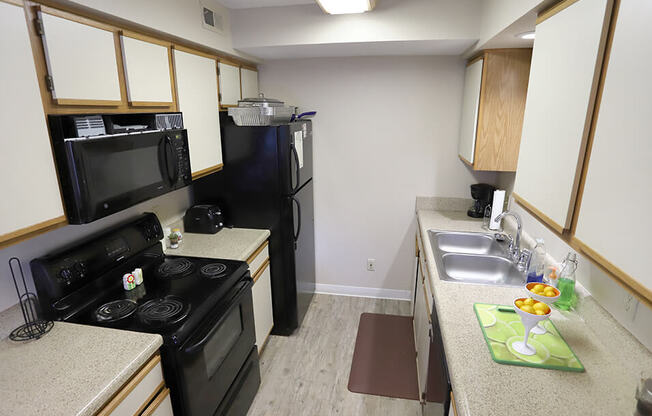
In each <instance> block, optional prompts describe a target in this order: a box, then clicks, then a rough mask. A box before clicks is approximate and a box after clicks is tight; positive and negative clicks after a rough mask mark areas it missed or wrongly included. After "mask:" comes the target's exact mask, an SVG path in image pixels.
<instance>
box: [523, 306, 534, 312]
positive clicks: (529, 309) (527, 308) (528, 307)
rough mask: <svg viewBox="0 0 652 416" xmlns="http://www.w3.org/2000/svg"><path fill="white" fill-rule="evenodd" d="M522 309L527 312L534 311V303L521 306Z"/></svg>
mask: <svg viewBox="0 0 652 416" xmlns="http://www.w3.org/2000/svg"><path fill="white" fill-rule="evenodd" d="M521 310H522V311H523V312H527V313H534V308H533V307H532V305H523V306H521Z"/></svg>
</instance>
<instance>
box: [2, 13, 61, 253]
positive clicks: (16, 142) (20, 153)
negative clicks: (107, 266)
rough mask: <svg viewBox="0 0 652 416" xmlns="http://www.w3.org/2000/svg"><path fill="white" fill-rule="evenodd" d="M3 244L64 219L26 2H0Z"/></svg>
mask: <svg viewBox="0 0 652 416" xmlns="http://www.w3.org/2000/svg"><path fill="white" fill-rule="evenodd" d="M0 50H2V57H3V61H2V65H0V84H1V86H2V87H1V88H0V89H1V90H2V94H3V96H4V97H5V103H7V105H4V106H3V109H2V111H0V123H2V125H3V126H4V127H3V129H4V131H3V135H4V137H5V140H6V142H5V144H6V145H5V146H4V148H3V150H2V152H0V176H2V188H1V189H2V193H3V194H4V195H5V197H6V198H5V201H4V202H3V203H2V204H0V245H1V244H2V243H3V242H6V241H8V240H10V239H11V238H14V237H17V236H20V235H24V234H27V233H28V232H29V230H28V229H31V230H35V229H37V228H39V226H40V228H45V227H47V226H49V225H54V224H57V223H63V222H65V217H64V211H63V205H62V203H61V196H60V193H59V183H58V181H57V173H56V169H55V167H54V159H53V157H52V150H51V146H50V138H49V137H48V130H47V126H46V123H45V115H44V114H43V104H42V101H41V94H40V91H39V84H38V80H37V77H36V70H35V67H34V58H33V56H32V47H31V45H30V40H29V34H28V31H27V24H26V22H25V13H24V11H23V8H22V7H18V6H15V5H11V4H7V3H3V2H0Z"/></svg>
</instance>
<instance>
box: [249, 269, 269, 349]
mask: <svg viewBox="0 0 652 416" xmlns="http://www.w3.org/2000/svg"><path fill="white" fill-rule="evenodd" d="M261 269H262V270H259V271H258V273H256V275H255V276H254V287H253V289H252V298H253V305H254V320H255V325H256V345H257V346H258V352H259V353H260V352H261V350H262V349H263V348H264V346H265V343H266V342H267V337H269V334H270V333H271V332H272V328H273V327H274V310H273V307H272V281H271V274H270V268H269V261H267V262H266V263H265V264H264V266H263V267H261Z"/></svg>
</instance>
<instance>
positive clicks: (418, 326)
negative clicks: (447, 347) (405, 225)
mask: <svg viewBox="0 0 652 416" xmlns="http://www.w3.org/2000/svg"><path fill="white" fill-rule="evenodd" d="M427 267H428V266H427V262H426V258H425V253H424V252H423V244H422V241H421V240H420V238H419V236H418V235H417V272H416V285H415V286H416V288H415V297H414V338H415V346H416V350H417V376H418V381H419V399H420V400H421V403H422V405H423V407H422V409H423V415H424V416H435V415H436V416H440V415H444V414H446V413H447V410H448V408H449V406H450V401H451V388H450V381H449V378H448V367H447V366H446V356H445V354H444V344H443V340H442V336H441V329H440V327H439V320H438V318H437V310H436V308H435V298H434V296H433V295H434V293H433V292H432V285H431V279H433V276H431V275H430V274H429V271H428V268H427ZM435 278H436V277H435ZM449 414H452V413H449Z"/></svg>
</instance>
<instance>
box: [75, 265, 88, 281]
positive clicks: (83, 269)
mask: <svg viewBox="0 0 652 416" xmlns="http://www.w3.org/2000/svg"><path fill="white" fill-rule="evenodd" d="M75 271H76V272H77V274H78V275H79V277H84V275H85V274H86V265H85V264H84V263H83V262H81V261H80V262H79V263H75Z"/></svg>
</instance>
